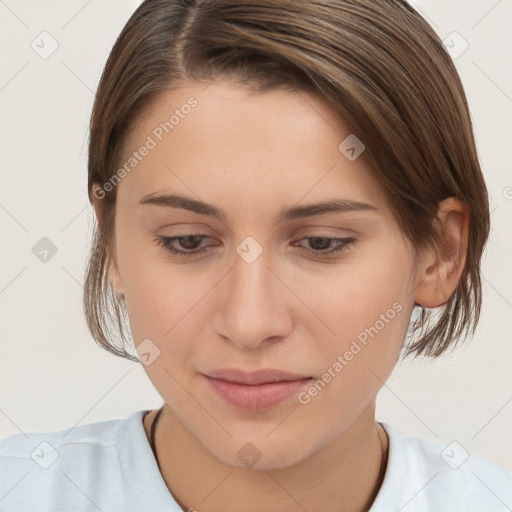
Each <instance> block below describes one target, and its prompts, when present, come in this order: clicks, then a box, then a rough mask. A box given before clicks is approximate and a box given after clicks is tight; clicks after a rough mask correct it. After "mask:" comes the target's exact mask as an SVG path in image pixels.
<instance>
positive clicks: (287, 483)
mask: <svg viewBox="0 0 512 512" xmlns="http://www.w3.org/2000/svg"><path fill="white" fill-rule="evenodd" d="M156 412H157V411H152V413H150V414H148V416H147V418H146V421H145V423H144V427H145V430H146V435H147V436H148V439H150V429H151V424H152V421H153V419H154V417H155V415H156ZM155 446H156V450H157V453H158V460H159V464H160V471H161V473H162V477H163V479H164V481H165V483H166V485H167V487H168V488H169V490H172V495H173V497H174V499H175V500H176V501H177V502H178V504H179V505H180V506H181V507H182V509H183V510H188V509H189V508H191V507H195V508H196V509H197V510H201V512H213V511H215V510H224V511H226V512H230V511H235V510H244V511H246V512H257V511H261V510H275V509H279V510H280V511H281V512H288V511H290V512H291V511H296V510H302V509H306V510H322V511H323V512H335V511H336V512H340V511H351V512H356V511H361V512H362V511H365V510H368V509H369V508H370V506H371V504H372V502H373V501H374V499H375V496H376V495H377V493H378V490H379V488H380V486H381V485H382V481H383V478H384V470H385V467H386V464H387V449H388V439H387V435H386V434H385V432H384V430H383V429H382V427H381V426H380V425H378V424H377V423H376V422H375V401H373V402H372V403H371V404H370V405H369V406H368V407H367V408H366V409H365V410H364V411H363V412H362V413H361V414H360V416H359V417H358V418H357V419H356V420H355V421H354V422H353V423H352V424H351V425H350V426H349V427H348V428H347V429H346V430H345V431H344V432H343V433H342V434H341V435H340V436H339V437H338V438H336V439H335V440H334V441H332V442H331V443H329V444H328V445H326V446H324V447H323V448H322V449H320V450H319V451H317V452H316V453H314V454H312V455H310V456H309V457H308V458H307V459H304V460H302V461H301V462H299V463H297V464H294V465H293V466H290V467H287V468H284V469H276V470H270V471H265V470H248V469H241V468H235V467H232V466H229V465H226V464H224V463H222V462H221V461H219V460H218V459H216V458H215V457H213V455H211V454H210V452H208V451H207V450H206V449H205V448H204V447H203V445H202V444H201V443H200V442H198V440H197V439H196V438H195V437H193V436H192V435H191V434H190V432H189V431H188V430H187V429H186V428H185V427H184V425H183V424H182V423H181V422H180V421H179V419H178V418H177V417H176V416H175V415H174V413H173V412H172V410H171V409H170V408H169V407H167V406H166V405H164V407H163V411H162V414H161V415H160V417H159V420H158V428H156V437H155Z"/></svg>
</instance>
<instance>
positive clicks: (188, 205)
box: [139, 193, 379, 221]
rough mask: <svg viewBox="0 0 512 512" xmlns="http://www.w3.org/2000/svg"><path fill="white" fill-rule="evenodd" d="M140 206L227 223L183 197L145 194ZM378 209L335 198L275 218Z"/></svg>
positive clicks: (221, 216) (217, 212) (218, 213)
mask: <svg viewBox="0 0 512 512" xmlns="http://www.w3.org/2000/svg"><path fill="white" fill-rule="evenodd" d="M139 203H140V204H151V205H156V206H165V207H169V208H179V209H183V210H189V211H191V212H195V213H198V214H200V215H208V216H210V217H214V218H217V219H219V220H222V221H227V218H228V216H227V214H226V212H225V211H224V210H222V209H220V208H217V207H216V206H213V205H211V204H208V203H205V202H203V201H198V200H196V199H192V198H190V197H184V196H180V195H175V194H165V195H155V194H154V193H153V194H146V195H145V196H143V197H142V199H141V200H140V202H139ZM378 210H379V209H378V208H376V207H375V206H372V205H370V204H367V203H361V202H359V201H352V200H350V199H343V198H335V199H329V200H327V201H323V202H321V203H316V204H308V205H303V206H292V207H290V208H284V209H283V210H282V211H281V212H280V213H279V214H278V215H277V217H276V220H277V221H282V220H294V219H301V218H305V217H313V216H316V215H323V214H326V213H343V212H353V211H378Z"/></svg>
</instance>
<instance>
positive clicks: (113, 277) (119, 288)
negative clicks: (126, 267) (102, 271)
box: [108, 259, 124, 299]
mask: <svg viewBox="0 0 512 512" xmlns="http://www.w3.org/2000/svg"><path fill="white" fill-rule="evenodd" d="M108 275H109V276H110V282H111V283H112V288H113V289H114V291H115V292H116V294H117V296H118V298H120V299H124V289H123V285H122V281H121V275H120V274H119V269H118V268H117V265H116V264H115V262H114V260H112V259H111V260H110V264H109V272H108Z"/></svg>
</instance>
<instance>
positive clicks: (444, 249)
mask: <svg viewBox="0 0 512 512" xmlns="http://www.w3.org/2000/svg"><path fill="white" fill-rule="evenodd" d="M437 222H438V224H439V228H438V232H439V235H440V239H441V247H439V248H438V250H437V251H434V250H430V251H428V252H426V253H425V254H424V255H423V256H422V262H421V266H420V272H419V275H418V284H417V287H416V294H415V302H416V303H418V304H420V305H421V306H424V307H427V308H434V307H438V306H441V305H442V304H444V303H446V302H447V301H448V300H449V298H450V297H451V296H452V294H453V292H454V291H455V289H456V288H457V284H458V283H459V280H460V277H461V274H462V270H463V269H464V264H465V262H466V250H467V239H468V231H469V213H468V208H467V206H466V205H465V204H464V203H463V202H462V201H460V200H458V199H456V198H454V197H450V198H448V199H445V200H444V201H442V202H441V203H440V206H439V212H438V220H437Z"/></svg>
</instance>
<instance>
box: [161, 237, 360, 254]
mask: <svg viewBox="0 0 512 512" xmlns="http://www.w3.org/2000/svg"><path fill="white" fill-rule="evenodd" d="M188 237H203V239H204V238H208V236H207V235H183V236H174V237H168V236H157V237H156V243H157V245H160V246H161V247H163V248H164V249H165V250H166V251H168V252H170V253H172V254H174V255H176V256H177V257H178V259H181V258H187V257H189V256H197V255H198V254H202V253H204V252H206V251H207V250H208V249H209V247H203V248H202V249H198V250H196V251H190V252H187V251H180V250H178V249H175V248H174V247H173V246H172V245H171V244H172V243H173V242H174V241H175V240H180V239H182V238H188ZM312 239H324V240H329V241H330V242H338V244H339V245H338V246H337V247H336V248H335V249H331V250H329V251H311V250H309V249H304V248H302V249H301V250H302V252H303V253H305V254H307V255H310V256H320V257H326V258H330V257H333V256H335V255H336V254H337V253H341V252H343V251H345V250H347V249H348V248H349V246H350V245H352V244H353V242H354V241H355V240H354V238H331V237H327V236H309V237H303V238H301V240H312Z"/></svg>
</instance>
